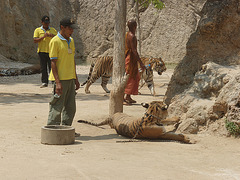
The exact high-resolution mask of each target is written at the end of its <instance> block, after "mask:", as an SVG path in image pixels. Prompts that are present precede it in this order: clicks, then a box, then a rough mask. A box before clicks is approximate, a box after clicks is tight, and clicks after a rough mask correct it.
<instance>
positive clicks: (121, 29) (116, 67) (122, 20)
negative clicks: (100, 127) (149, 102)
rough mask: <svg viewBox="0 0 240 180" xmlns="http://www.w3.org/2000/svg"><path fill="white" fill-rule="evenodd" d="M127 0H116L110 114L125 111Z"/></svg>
mask: <svg viewBox="0 0 240 180" xmlns="http://www.w3.org/2000/svg"><path fill="white" fill-rule="evenodd" d="M126 9H127V7H126V0H115V26H114V55H113V76H112V84H113V88H112V90H111V93H110V102H109V115H110V116H112V115H113V114H115V113H116V112H123V95H124V89H125V84H126V80H127V78H124V72H125V33H126Z"/></svg>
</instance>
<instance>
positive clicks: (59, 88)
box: [51, 59, 63, 95]
mask: <svg viewBox="0 0 240 180" xmlns="http://www.w3.org/2000/svg"><path fill="white" fill-rule="evenodd" d="M51 69H52V73H53V76H54V78H55V82H56V94H58V95H61V94H62V90H63V88H62V84H61V81H60V79H59V76H58V70H57V59H52V60H51Z"/></svg>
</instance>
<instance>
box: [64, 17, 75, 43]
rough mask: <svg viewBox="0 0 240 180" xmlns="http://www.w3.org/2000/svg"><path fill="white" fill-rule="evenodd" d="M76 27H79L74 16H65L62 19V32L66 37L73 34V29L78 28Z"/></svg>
mask: <svg viewBox="0 0 240 180" xmlns="http://www.w3.org/2000/svg"><path fill="white" fill-rule="evenodd" d="M76 28H77V25H76V24H75V22H74V20H73V19H72V18H63V19H62V20H61V21H60V29H61V34H62V35H63V37H65V38H66V39H68V38H69V37H71V35H72V33H73V29H76Z"/></svg>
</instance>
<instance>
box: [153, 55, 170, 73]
mask: <svg viewBox="0 0 240 180" xmlns="http://www.w3.org/2000/svg"><path fill="white" fill-rule="evenodd" d="M149 61H150V62H152V68H153V69H154V70H155V71H157V73H158V74H159V75H162V73H163V72H164V71H166V70H167V68H166V66H165V63H164V62H163V60H162V58H150V60H149Z"/></svg>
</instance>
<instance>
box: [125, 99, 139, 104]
mask: <svg viewBox="0 0 240 180" xmlns="http://www.w3.org/2000/svg"><path fill="white" fill-rule="evenodd" d="M124 101H126V102H128V103H131V104H132V103H136V102H137V101H135V100H133V99H129V100H128V99H124Z"/></svg>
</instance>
